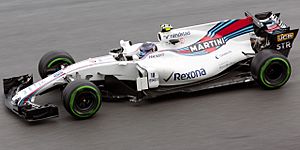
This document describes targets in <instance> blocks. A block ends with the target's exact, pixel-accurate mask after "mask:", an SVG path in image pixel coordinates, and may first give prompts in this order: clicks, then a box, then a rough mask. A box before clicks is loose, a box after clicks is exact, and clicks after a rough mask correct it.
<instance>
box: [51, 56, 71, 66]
mask: <svg viewBox="0 0 300 150" xmlns="http://www.w3.org/2000/svg"><path fill="white" fill-rule="evenodd" d="M57 61H64V62H67V63H68V64H72V62H71V61H70V60H69V59H68V58H56V59H53V60H52V61H50V63H49V64H48V65H47V68H50V67H51V66H52V65H53V64H54V63H55V62H57Z"/></svg>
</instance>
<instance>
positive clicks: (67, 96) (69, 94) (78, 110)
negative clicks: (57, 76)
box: [62, 80, 102, 120]
mask: <svg viewBox="0 0 300 150" xmlns="http://www.w3.org/2000/svg"><path fill="white" fill-rule="evenodd" d="M62 96H63V97H62V98H63V102H64V106H65V108H66V110H67V111H68V112H69V113H70V114H71V115H72V116H73V117H74V118H75V119H80V120H82V119H88V118H90V117H92V116H93V115H95V114H96V113H97V111H98V110H99V108H100V106H101V103H102V97H101V93H100V91H99V89H98V87H97V86H96V85H95V84H93V83H92V82H89V81H87V80H75V81H72V82H71V83H69V84H68V85H67V86H66V87H65V89H64V90H63V95H62Z"/></svg>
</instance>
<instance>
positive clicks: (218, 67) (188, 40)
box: [13, 22, 254, 101]
mask: <svg viewBox="0 0 300 150" xmlns="http://www.w3.org/2000/svg"><path fill="white" fill-rule="evenodd" d="M217 23H219V22H213V23H208V24H202V25H196V26H190V27H184V28H178V29H173V30H171V31H170V32H165V33H161V32H159V33H158V34H159V35H160V37H161V38H160V39H159V41H158V42H154V43H155V44H156V45H157V47H158V51H156V52H153V53H151V54H148V55H146V56H145V57H143V58H141V59H136V56H134V55H136V54H137V53H138V50H139V47H140V46H141V44H142V43H137V44H134V45H130V44H129V42H127V41H121V42H120V44H121V46H122V47H123V48H124V51H123V54H124V55H125V56H133V58H134V59H133V60H131V61H117V60H116V59H115V58H114V56H113V55H106V56H101V57H96V58H89V59H87V60H84V61H81V62H77V63H75V64H73V65H71V66H68V67H66V68H63V69H62V70H60V71H58V72H56V73H54V74H52V75H50V76H48V77H47V78H45V79H43V80H40V81H38V82H36V83H35V84H33V85H31V86H29V87H27V88H25V89H23V90H21V91H20V92H18V93H17V94H16V95H15V96H14V97H13V101H15V100H17V99H18V100H20V99H21V100H23V99H24V98H26V97H28V96H30V95H32V97H34V96H35V95H38V94H39V93H41V92H43V91H45V90H47V89H48V88H50V87H53V86H55V85H58V84H65V83H67V81H66V76H70V75H72V78H82V79H86V78H87V79H89V80H91V81H93V80H104V77H105V75H114V76H115V77H117V78H118V79H119V80H131V81H136V82H137V90H138V91H141V90H145V89H150V88H156V87H158V86H171V85H182V84H188V83H192V82H198V81H201V80H204V79H207V78H210V77H213V76H215V75H217V74H219V73H221V72H222V71H224V70H225V69H227V68H228V67H230V66H231V65H233V64H235V63H237V62H240V61H242V60H244V59H247V58H248V57H251V56H247V55H245V54H243V53H254V51H253V50H252V48H251V45H250V41H249V38H250V35H249V34H248V33H247V34H243V35H240V36H238V37H235V38H233V39H231V40H228V41H227V42H226V43H223V44H222V46H220V47H219V48H218V49H217V50H215V51H212V52H210V53H207V54H197V55H193V52H190V53H189V54H182V53H179V52H178V51H179V50H180V49H182V48H184V47H188V46H190V45H192V44H194V43H196V42H197V41H199V40H200V39H202V38H203V37H204V36H206V35H207V34H209V33H208V31H209V30H210V29H211V28H212V27H214V26H215V25H216V24H217ZM170 39H177V40H179V42H178V43H176V44H171V43H170V42H169V40H170ZM223 40H224V39H223ZM220 42H221V41H220ZM211 44H215V45H216V44H218V43H211ZM219 44H221V43H219ZM202 46H207V47H208V45H202ZM210 46H211V45H210ZM194 48H195V47H194ZM139 72H140V73H141V74H142V76H140V75H139ZM91 76H92V77H91Z"/></svg>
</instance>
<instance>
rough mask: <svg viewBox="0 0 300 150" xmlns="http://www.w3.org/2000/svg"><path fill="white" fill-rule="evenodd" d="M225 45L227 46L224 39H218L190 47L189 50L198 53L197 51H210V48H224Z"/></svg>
mask: <svg viewBox="0 0 300 150" xmlns="http://www.w3.org/2000/svg"><path fill="white" fill-rule="evenodd" d="M225 44H226V42H225V40H224V39H223V38H218V39H214V40H210V41H205V42H200V43H196V44H194V45H192V46H189V48H190V50H191V52H197V51H202V50H205V49H209V48H215V47H219V46H223V45H225Z"/></svg>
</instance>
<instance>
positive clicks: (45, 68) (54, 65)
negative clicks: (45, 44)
mask: <svg viewBox="0 0 300 150" xmlns="http://www.w3.org/2000/svg"><path fill="white" fill-rule="evenodd" d="M74 63H75V61H74V59H73V58H72V56H71V55H70V54H69V53H67V52H65V51H62V50H56V51H50V52H48V53H46V54H45V55H44V56H43V57H42V58H41V59H40V62H39V65H38V70H39V74H40V76H41V78H42V79H44V78H46V77H47V76H48V75H50V74H53V73H55V72H56V71H58V70H60V69H61V66H62V65H63V66H65V67H66V66H69V65H71V64H74Z"/></svg>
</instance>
